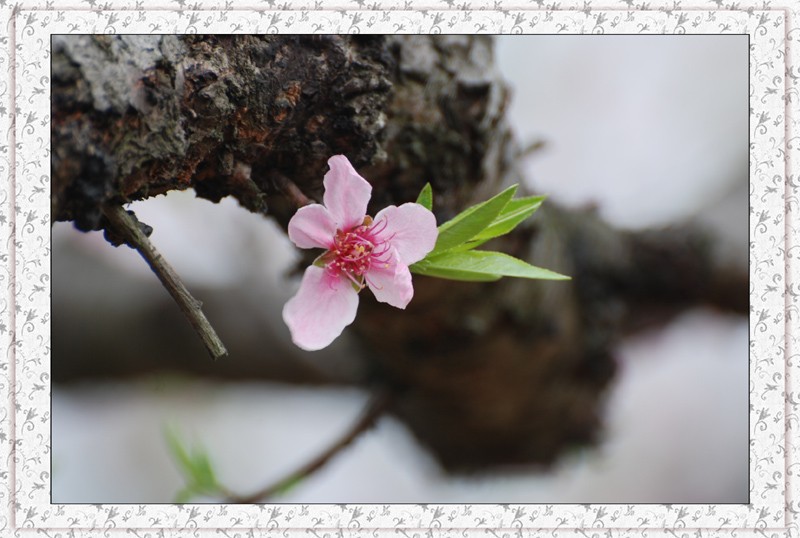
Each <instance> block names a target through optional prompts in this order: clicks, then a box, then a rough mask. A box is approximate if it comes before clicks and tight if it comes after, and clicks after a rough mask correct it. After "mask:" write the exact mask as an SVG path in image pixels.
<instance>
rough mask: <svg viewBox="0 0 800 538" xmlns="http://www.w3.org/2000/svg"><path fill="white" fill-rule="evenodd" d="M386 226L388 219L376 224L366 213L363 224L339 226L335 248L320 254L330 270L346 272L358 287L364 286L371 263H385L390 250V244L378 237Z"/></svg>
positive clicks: (341, 274)
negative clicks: (346, 226)
mask: <svg viewBox="0 0 800 538" xmlns="http://www.w3.org/2000/svg"><path fill="white" fill-rule="evenodd" d="M385 227H386V225H385V223H383V225H378V226H374V227H373V226H372V218H370V217H369V216H367V217H365V218H364V222H363V223H362V224H361V225H360V226H356V227H355V228H353V229H352V230H350V231H347V232H345V231H342V230H336V235H335V236H334V238H333V248H331V249H330V250H329V251H328V252H326V253H325V254H323V255H322V256H321V258H320V260H321V261H322V262H323V263H324V264H325V269H326V270H327V271H328V273H329V274H331V275H332V276H344V277H345V278H347V279H349V280H350V281H351V282H353V284H354V285H355V286H356V287H358V288H359V289H360V288H363V287H364V284H365V279H366V278H365V275H366V273H367V272H368V271H369V269H370V267H371V266H372V264H373V263H375V262H377V263H381V262H384V263H385V260H383V259H382V256H384V255H385V254H386V253H387V252H388V251H389V246H388V244H387V242H386V241H384V240H382V239H380V238H379V237H378V236H379V234H380V232H381V231H382V230H383V229H384V228H385Z"/></svg>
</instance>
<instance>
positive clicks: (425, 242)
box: [372, 203, 439, 265]
mask: <svg viewBox="0 0 800 538" xmlns="http://www.w3.org/2000/svg"><path fill="white" fill-rule="evenodd" d="M372 229H373V230H377V231H378V236H379V238H380V239H382V240H383V241H388V243H389V244H390V245H392V246H393V247H394V248H396V249H397V253H398V255H399V256H400V261H401V262H402V263H403V264H405V265H411V264H412V263H415V262H418V261H420V260H421V259H422V258H424V257H425V255H426V254H428V252H430V251H431V250H433V247H434V245H436V238H437V237H438V235H439V230H438V229H437V228H436V217H434V216H433V213H431V212H430V211H428V210H427V209H425V208H424V207H422V206H421V205H419V204H414V203H408V204H403V205H401V206H400V207H397V206H393V205H390V206H389V207H386V208H384V209H382V210H381V211H380V212H378V214H377V215H375V223H374V224H373V225H372Z"/></svg>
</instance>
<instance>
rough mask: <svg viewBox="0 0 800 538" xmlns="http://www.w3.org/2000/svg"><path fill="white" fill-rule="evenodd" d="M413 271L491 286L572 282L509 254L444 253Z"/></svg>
mask: <svg viewBox="0 0 800 538" xmlns="http://www.w3.org/2000/svg"><path fill="white" fill-rule="evenodd" d="M411 271H412V272H414V273H418V274H421V275H427V276H435V277H439V278H447V279H450V280H466V281H472V282H488V281H492V280H497V279H499V278H501V277H504V276H512V277H517V278H534V279H545V280H569V277H567V276H564V275H560V274H558V273H555V272H553V271H549V270H547V269H542V268H541V267H535V266H533V265H530V264H529V263H527V262H524V261H522V260H519V259H517V258H514V257H513V256H509V255H508V254H503V253H502V252H491V251H485V250H468V251H465V252H462V251H451V252H445V253H443V254H441V255H439V256H434V257H432V258H426V259H424V260H422V261H421V262H417V263H415V264H414V265H412V266H411Z"/></svg>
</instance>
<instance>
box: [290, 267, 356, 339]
mask: <svg viewBox="0 0 800 538" xmlns="http://www.w3.org/2000/svg"><path fill="white" fill-rule="evenodd" d="M357 309H358V292H357V291H356V290H355V289H354V288H353V286H352V284H351V283H350V281H348V280H347V279H344V278H339V277H334V276H331V275H330V274H328V272H327V271H325V269H323V268H322V267H317V266H315V265H312V266H310V267H309V268H308V269H306V272H305V273H304V274H303V280H302V282H301V283H300V289H299V290H297V293H296V294H295V296H294V297H292V298H291V299H289V301H288V302H287V303H286V305H285V306H284V307H283V321H285V322H286V325H288V326H289V331H290V332H291V333H292V341H293V342H294V343H295V344H296V345H297V346H298V347H300V348H302V349H305V350H307V351H315V350H317V349H322V348H324V347H326V346H328V345H329V344H330V343H331V342H333V341H334V340H335V339H336V337H337V336H339V335H340V334H342V331H343V330H344V328H345V327H347V326H348V325H350V324H351V323H353V320H354V319H355V318H356V310H357Z"/></svg>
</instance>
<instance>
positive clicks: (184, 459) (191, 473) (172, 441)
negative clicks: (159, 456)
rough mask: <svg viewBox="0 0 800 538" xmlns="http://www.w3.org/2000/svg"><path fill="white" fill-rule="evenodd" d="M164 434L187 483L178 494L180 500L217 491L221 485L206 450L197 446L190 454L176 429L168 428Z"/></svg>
mask: <svg viewBox="0 0 800 538" xmlns="http://www.w3.org/2000/svg"><path fill="white" fill-rule="evenodd" d="M164 433H165V437H166V439H167V445H168V446H169V449H170V452H171V453H172V456H173V458H174V459H175V460H176V461H177V462H178V466H179V468H180V471H181V473H182V474H183V475H184V478H185V479H186V482H187V484H186V487H185V488H184V489H183V490H181V491H180V492H179V493H178V496H179V498H185V497H187V496H188V497H192V496H194V495H195V494H198V493H213V492H215V491H217V490H218V489H219V484H218V482H217V478H216V476H215V475H214V469H213V468H212V466H211V460H210V459H209V457H208V454H207V453H206V451H205V449H204V448H202V447H200V446H195V447H194V449H193V450H192V451H191V452H190V451H189V450H187V449H186V447H185V446H184V444H183V442H182V441H181V440H180V439H179V437H178V434H177V432H176V431H175V430H174V429H172V428H167V429H165V432H164Z"/></svg>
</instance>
